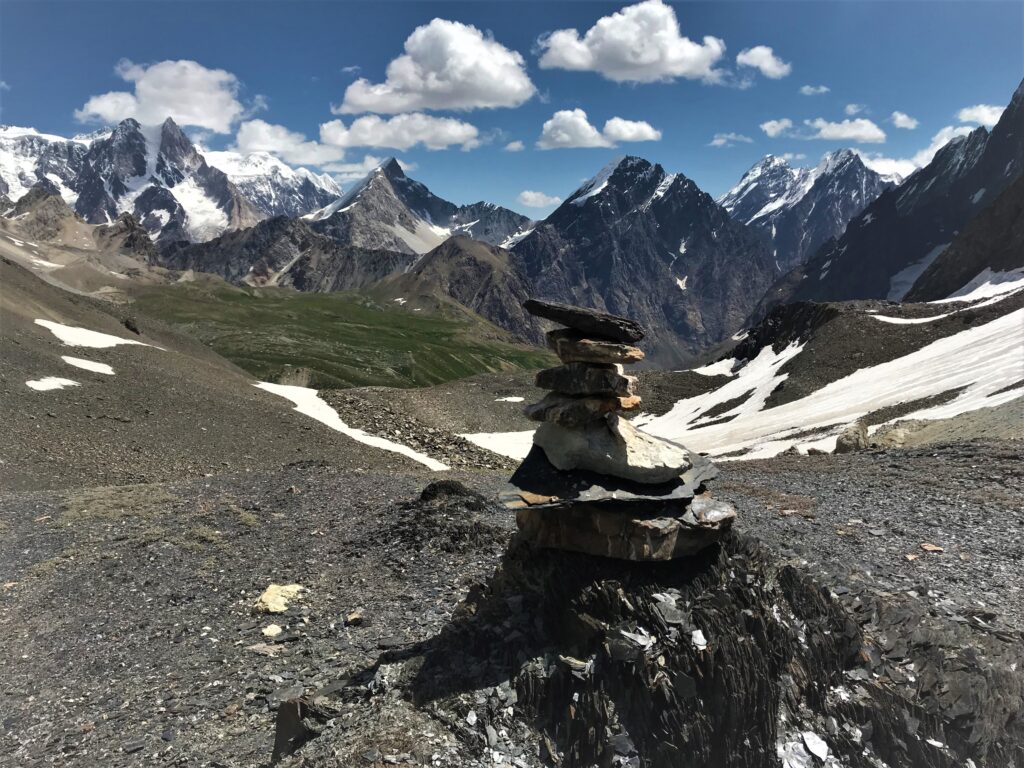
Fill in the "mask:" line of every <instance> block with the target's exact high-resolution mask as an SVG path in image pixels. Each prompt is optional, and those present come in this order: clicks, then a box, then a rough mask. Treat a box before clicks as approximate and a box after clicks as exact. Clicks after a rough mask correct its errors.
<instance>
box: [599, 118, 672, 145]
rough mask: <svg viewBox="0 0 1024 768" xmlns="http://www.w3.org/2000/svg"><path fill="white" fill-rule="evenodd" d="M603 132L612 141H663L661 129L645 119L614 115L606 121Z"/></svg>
mask: <svg viewBox="0 0 1024 768" xmlns="http://www.w3.org/2000/svg"><path fill="white" fill-rule="evenodd" d="M603 133H604V135H605V138H606V139H609V140H610V141H661V131H659V130H658V129H657V128H655V127H654V126H652V125H651V124H650V123H645V122H644V121H643V120H623V119H622V118H621V117H613V118H611V119H610V120H608V121H606V122H605V124H604V131H603Z"/></svg>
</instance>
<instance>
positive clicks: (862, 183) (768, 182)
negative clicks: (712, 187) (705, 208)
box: [718, 149, 892, 270]
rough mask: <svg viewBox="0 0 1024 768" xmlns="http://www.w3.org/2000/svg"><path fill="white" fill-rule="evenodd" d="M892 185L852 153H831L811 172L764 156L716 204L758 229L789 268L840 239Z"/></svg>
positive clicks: (839, 151) (781, 262) (777, 256)
mask: <svg viewBox="0 0 1024 768" xmlns="http://www.w3.org/2000/svg"><path fill="white" fill-rule="evenodd" d="M891 185H892V182H891V181H889V180H887V179H884V178H883V177H882V176H880V175H879V174H877V173H876V172H874V171H872V170H871V169H869V168H868V167H867V166H865V165H864V163H863V161H862V160H861V159H860V155H858V154H857V153H856V152H855V151H853V150H852V149H839V150H836V151H835V152H830V153H828V154H826V155H824V156H823V157H822V159H821V161H820V162H819V163H818V165H817V166H815V167H814V168H793V167H792V166H790V164H789V163H788V162H787V161H786V160H785V159H784V158H781V157H778V156H776V155H766V156H765V157H763V158H762V159H761V160H760V161H758V162H757V163H755V164H754V165H753V166H752V167H751V168H750V170H748V171H747V172H746V173H745V174H743V178H742V179H740V183H739V184H737V185H736V186H735V187H733V188H732V189H731V190H729V191H728V192H727V193H726V194H725V195H723V196H722V197H721V198H719V201H718V202H719V203H721V205H722V206H723V207H724V208H725V209H726V210H727V211H728V212H729V215H731V216H732V217H733V218H734V219H737V220H739V221H742V222H743V223H744V224H747V225H749V226H751V227H754V228H755V229H757V230H758V231H759V232H760V233H761V234H762V236H763V237H764V238H765V240H766V242H769V243H770V244H771V246H772V252H773V255H774V257H775V259H776V260H777V261H778V263H779V266H780V267H781V268H782V269H783V270H788V269H791V268H792V267H794V266H796V265H797V264H801V263H803V262H804V261H805V260H806V259H808V258H810V256H811V255H812V254H813V253H814V252H815V251H816V250H817V249H818V248H819V247H820V246H821V244H822V243H824V242H825V241H827V240H828V239H829V238H832V237H838V236H839V235H841V234H842V233H843V231H844V230H845V229H846V225H847V223H848V222H849V221H850V219H852V218H853V217H854V216H856V215H857V214H859V213H860V212H861V211H862V210H864V208H865V207H867V206H868V205H869V204H870V203H871V202H872V201H873V200H874V199H875V198H876V197H878V196H879V195H880V194H881V193H882V192H883V191H884V190H885V189H887V188H888V187H890V186H891Z"/></svg>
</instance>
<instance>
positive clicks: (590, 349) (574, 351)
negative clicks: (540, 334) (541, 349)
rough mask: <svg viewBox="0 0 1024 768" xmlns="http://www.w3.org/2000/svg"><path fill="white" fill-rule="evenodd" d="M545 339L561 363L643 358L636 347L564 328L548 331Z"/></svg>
mask: <svg viewBox="0 0 1024 768" xmlns="http://www.w3.org/2000/svg"><path fill="white" fill-rule="evenodd" d="M547 341H548V346H549V347H550V348H551V350H552V351H553V352H554V353H555V354H556V355H558V359H559V360H561V361H562V362H563V363H606V364H611V363H638V362H640V361H641V360H643V359H644V353H643V351H641V350H640V349H639V348H638V347H632V346H630V345H629V344H618V343H616V342H613V341H599V340H596V339H588V338H585V337H584V336H582V335H581V334H580V333H579V332H578V331H574V330H569V329H564V328H563V329H561V330H558V331H551V332H549V333H548V334H547Z"/></svg>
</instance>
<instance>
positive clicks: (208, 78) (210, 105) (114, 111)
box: [75, 59, 266, 133]
mask: <svg viewBox="0 0 1024 768" xmlns="http://www.w3.org/2000/svg"><path fill="white" fill-rule="evenodd" d="M114 71H115V72H116V73H117V75H118V77H120V78H121V79H122V80H124V81H125V82H126V83H131V84H132V92H129V91H110V92H108V93H103V94H100V95H98V96H93V97H91V98H90V99H89V100H88V101H86V102H85V104H84V105H83V106H82V107H81V108H80V109H77V110H75V119H77V120H79V121H81V122H90V121H98V122H102V123H116V122H119V121H121V120H124V119H125V118H129V117H133V118H135V119H136V120H138V121H139V122H140V123H142V124H143V125H158V124H159V123H162V122H163V121H164V120H165V119H166V118H168V117H171V118H173V119H174V121H175V122H176V123H179V124H180V125H187V126H196V127H199V128H206V129H208V130H210V131H213V132H214V133H230V131H231V126H232V125H233V124H234V123H235V122H237V121H238V120H241V119H242V118H244V117H245V116H246V115H247V114H250V113H251V112H252V111H255V110H257V109H259V108H261V107H265V106H266V102H265V100H264V99H263V98H262V97H259V98H258V99H257V100H256V101H255V103H254V105H253V108H252V109H246V107H245V106H244V105H243V104H242V103H241V101H239V98H238V92H239V88H240V83H239V82H238V78H237V77H235V76H234V75H233V74H231V73H230V72H228V71H226V70H223V69H208V68H207V67H204V66H203V65H202V64H199V63H198V62H196V61H190V60H187V59H182V60H179V61H161V62H158V63H156V64H135V63H134V62H132V61H129V60H128V59H122V60H121V61H119V62H118V64H117V66H116V67H115V68H114Z"/></svg>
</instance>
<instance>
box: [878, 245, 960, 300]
mask: <svg viewBox="0 0 1024 768" xmlns="http://www.w3.org/2000/svg"><path fill="white" fill-rule="evenodd" d="M948 247H949V243H942V244H941V245H936V246H935V247H934V248H932V249H931V250H930V251H928V253H926V254H925V255H924V256H922V257H921V258H920V259H918V260H917V261H915V262H914V263H913V264H911V265H910V266H907V267H904V268H903V269H901V270H900V271H899V272H897V273H896V274H895V275H893V276H892V277H891V278H890V279H889V293H888V294H887V295H886V297H885V298H886V299H888V300H889V301H903V297H904V296H906V295H907V292H908V291H909V290H910V289H911V287H913V285H914V283H915V282H917V278H919V277H920V276H921V275H922V274H923V273H924V271H925V270H926V269H928V267H929V266H931V263H932V262H933V261H935V260H936V259H937V258H939V255H940V254H941V253H942V252H943V251H944V250H946V249H947V248H948Z"/></svg>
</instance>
